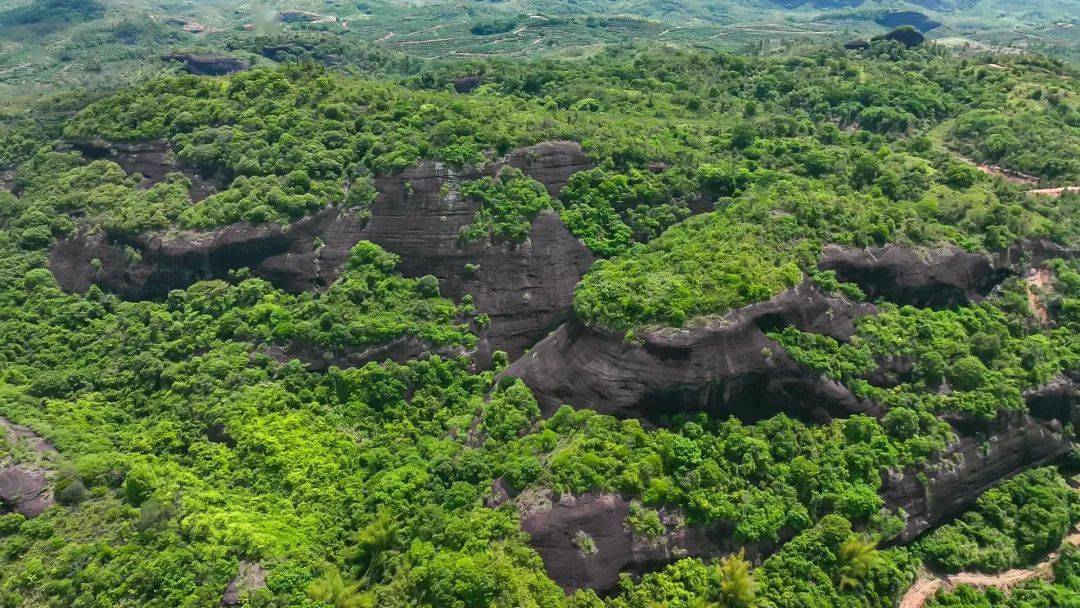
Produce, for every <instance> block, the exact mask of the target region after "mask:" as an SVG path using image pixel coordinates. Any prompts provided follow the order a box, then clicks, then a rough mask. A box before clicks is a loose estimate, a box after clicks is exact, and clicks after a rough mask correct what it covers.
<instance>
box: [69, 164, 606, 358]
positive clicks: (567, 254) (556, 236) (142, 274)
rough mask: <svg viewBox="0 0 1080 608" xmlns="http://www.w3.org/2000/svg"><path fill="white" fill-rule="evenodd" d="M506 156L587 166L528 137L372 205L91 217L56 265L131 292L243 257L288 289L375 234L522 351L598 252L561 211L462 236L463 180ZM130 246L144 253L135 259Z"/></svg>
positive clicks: (326, 272) (562, 167) (556, 176)
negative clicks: (181, 224)
mask: <svg viewBox="0 0 1080 608" xmlns="http://www.w3.org/2000/svg"><path fill="white" fill-rule="evenodd" d="M507 165H509V166H514V167H518V168H521V169H522V171H524V172H525V174H527V175H529V176H530V177H532V178H534V179H536V180H537V181H539V182H541V183H542V184H544V186H545V187H546V188H547V189H548V190H549V192H552V193H557V192H558V191H559V190H560V189H561V188H562V186H563V185H564V184H565V183H566V180H567V179H569V177H570V175H572V174H573V173H574V172H575V171H578V170H581V169H584V168H588V167H590V166H591V165H590V164H589V162H588V160H587V158H586V157H585V155H584V153H583V152H582V151H581V148H580V146H578V145H577V144H576V143H573V142H546V143H541V144H537V145H535V146H530V147H527V148H523V149H521V150H517V151H515V152H513V153H511V154H510V155H508V156H507V158H506V159H504V160H503V161H501V162H497V163H491V164H489V165H487V166H485V167H484V168H483V169H482V171H481V170H470V171H463V172H455V171H453V170H451V169H450V168H448V167H446V166H445V165H443V164H441V163H436V162H433V161H424V162H421V163H419V164H418V165H416V166H414V167H411V168H408V169H406V170H404V171H401V172H399V173H397V174H394V175H387V176H380V177H378V178H377V179H376V180H375V186H376V190H377V191H378V198H377V200H376V201H375V203H374V204H373V206H372V207H371V209H370V210H368V211H367V212H362V211H360V210H356V209H340V208H337V207H328V208H325V209H323V210H321V211H319V212H317V213H314V214H312V215H309V216H307V217H305V218H302V219H300V220H298V221H297V222H294V223H293V224H291V225H290V226H288V228H283V227H281V226H279V225H276V224H264V225H258V226H254V225H250V224H246V223H238V224H233V225H230V226H226V227H223V228H219V229H217V230H213V231H209V232H191V231H185V232H179V233H176V232H172V233H149V234H142V235H137V236H134V237H123V236H117V235H107V234H103V233H101V232H93V231H91V230H88V229H86V228H85V227H84V228H81V229H80V230H79V231H78V232H76V233H75V234H73V235H71V236H69V237H67V238H65V239H62V240H61V241H60V242H58V243H57V245H56V246H55V247H54V249H53V251H52V253H51V255H50V261H49V265H50V269H51V270H52V271H53V274H54V275H55V276H56V277H57V280H58V281H59V283H60V285H61V286H62V287H63V288H64V289H66V290H68V291H84V290H85V289H87V288H88V287H89V286H90V285H91V284H97V285H100V286H102V287H103V288H106V289H108V290H111V291H114V292H116V293H118V294H120V295H121V296H122V297H124V298H127V299H147V298H157V297H162V296H164V295H165V294H167V293H168V292H169V291H170V290H172V289H182V288H185V287H187V286H188V285H190V284H191V283H193V282H195V281H198V280H204V279H212V278H223V277H225V276H226V275H227V274H228V271H229V270H233V269H236V268H242V267H247V268H250V269H251V270H252V273H253V274H254V275H256V276H260V277H263V278H266V279H267V280H269V281H271V282H273V283H274V284H275V285H277V286H279V287H281V288H283V289H287V290H290V291H303V290H311V289H320V288H323V287H326V286H327V285H329V284H331V283H332V282H333V281H334V280H335V279H337V277H338V276H339V274H340V272H341V270H342V269H343V267H344V265H345V261H346V260H347V258H348V254H349V251H350V250H351V249H352V247H353V245H355V244H356V243H357V242H358V241H360V240H369V241H372V242H374V243H377V244H378V245H380V246H382V247H383V248H385V249H387V250H388V251H391V252H393V253H396V254H398V255H400V256H401V264H400V270H401V272H402V273H403V274H404V275H405V276H410V277H418V276H423V275H427V274H431V275H434V276H436V277H437V278H438V279H439V283H440V288H441V290H442V294H443V295H445V296H447V297H450V298H454V299H460V298H461V297H462V296H464V295H465V294H470V295H472V297H473V299H474V301H475V303H476V308H477V309H478V310H479V311H481V312H486V313H488V314H489V315H490V317H491V325H490V327H489V328H488V330H487V332H486V336H487V339H488V343H489V344H490V348H491V349H501V350H505V351H507V352H508V353H509V354H510V355H511V356H517V355H519V354H520V353H521V352H523V351H524V349H526V348H528V347H529V346H531V345H532V344H533V343H535V342H536V341H537V340H539V339H540V338H541V337H543V336H544V335H546V334H547V333H548V332H550V331H551V330H552V329H554V328H555V327H557V326H558V325H559V323H561V322H562V321H564V320H565V318H566V316H567V313H568V311H569V310H570V307H571V303H572V300H573V290H574V286H575V285H577V282H578V280H579V279H580V278H581V276H582V275H583V274H584V273H585V271H586V270H587V269H588V267H589V266H590V265H591V264H592V261H593V256H592V254H591V253H590V252H589V251H588V249H587V248H586V247H585V246H584V245H583V244H581V242H580V241H578V240H577V239H576V238H575V237H574V236H573V235H572V234H570V231H569V230H567V228H566V226H565V225H563V223H562V221H561V220H560V219H559V217H558V215H556V214H554V213H542V214H540V215H539V216H538V217H537V218H536V219H535V220H534V221H533V225H532V230H531V231H530V233H529V238H528V240H526V241H525V242H524V243H520V244H515V243H507V242H500V241H492V240H490V239H488V240H483V241H477V242H473V243H462V242H461V241H460V238H459V235H460V233H461V231H462V229H463V228H465V227H466V226H468V225H470V224H471V223H472V221H473V217H474V216H475V214H476V211H477V209H478V203H477V202H476V201H473V200H469V199H466V198H462V197H460V196H458V195H457V194H456V188H455V187H454V186H455V184H456V183H459V182H460V181H461V180H465V179H474V178H477V177H480V176H481V175H482V174H483V173H487V174H494V173H496V172H497V171H498V170H499V169H500V168H501V167H503V166H507ZM316 239H318V242H319V243H321V245H319V246H316V242H317V241H316ZM126 247H130V248H132V249H133V250H135V251H137V252H138V253H139V256H138V257H137V258H136V259H133V258H132V256H130V255H128V253H127V252H126V251H125V248H126ZM93 260H98V261H99V262H93V263H92V261H93Z"/></svg>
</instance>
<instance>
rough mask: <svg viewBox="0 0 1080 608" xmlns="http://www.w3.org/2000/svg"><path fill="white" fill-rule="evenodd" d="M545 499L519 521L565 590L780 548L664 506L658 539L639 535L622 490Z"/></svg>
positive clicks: (608, 585) (755, 556)
mask: <svg viewBox="0 0 1080 608" xmlns="http://www.w3.org/2000/svg"><path fill="white" fill-rule="evenodd" d="M544 498H545V500H544V501H542V502H541V504H539V505H533V506H532V509H531V510H530V512H528V513H527V514H525V515H524V516H523V518H522V524H521V525H522V528H523V529H524V530H525V531H526V532H528V533H529V535H530V536H531V537H532V541H531V542H532V546H533V548H535V549H536V551H537V553H539V554H540V557H541V558H543V560H544V569H545V570H547V573H548V576H550V577H551V579H552V580H554V581H555V582H557V583H558V584H559V585H560V586H562V588H563V589H564V590H565V591H567V592H572V591H574V590H576V589H586V588H587V589H595V590H597V591H598V592H601V593H604V592H607V591H611V590H613V589H614V588H615V586H616V585H617V584H618V582H619V573H621V572H627V573H630V574H633V575H640V574H644V573H645V572H649V571H651V570H656V569H658V568H661V567H663V566H665V565H667V564H670V563H672V562H674V561H676V560H679V559H682V558H684V557H715V556H718V555H723V554H725V553H729V552H732V551H736V550H738V549H740V548H741V549H745V550H746V552H747V558H748V559H751V560H754V561H757V560H759V559H760V558H761V556H763V555H767V554H768V553H770V552H772V551H773V550H774V549H775V548H776V545H775V544H773V543H761V544H756V545H751V546H743V545H738V546H736V545H735V543H733V542H732V541H731V538H732V535H731V533H730V530H724V529H723V527H722V526H712V527H710V526H704V525H696V524H694V525H686V524H685V523H684V521H683V517H682V515H681V514H680V513H679V512H678V511H677V510H673V509H661V510H660V512H661V520H662V521H663V523H664V528H665V532H664V534H662V535H661V536H660V537H658V538H654V539H649V538H644V537H641V536H638V535H636V534H634V533H633V532H632V531H631V530H630V529H629V528H628V527H627V525H626V516H627V514H628V513H629V510H630V503H629V502H628V500H627V499H626V498H625V497H623V496H620V495H618V494H602V493H586V494H582V495H580V496H574V495H571V494H565V495H563V496H562V497H561V498H559V499H557V500H555V501H553V500H552V497H551V496H550V495H547V496H545V497H544ZM585 537H587V538H588V539H589V541H591V543H592V546H593V547H594V548H595V550H591V551H588V552H586V551H583V550H582V548H581V544H582V540H581V539H583V538H585ZM586 542H588V541H586Z"/></svg>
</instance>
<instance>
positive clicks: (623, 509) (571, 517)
mask: <svg viewBox="0 0 1080 608" xmlns="http://www.w3.org/2000/svg"><path fill="white" fill-rule="evenodd" d="M1069 449H1070V445H1069V441H1068V440H1067V439H1066V438H1065V437H1064V436H1063V434H1062V427H1061V424H1060V422H1058V421H1057V420H1039V419H1036V418H1034V417H1032V416H1029V415H1028V414H1026V413H1024V412H1008V413H1004V414H1002V415H1001V416H999V418H998V419H997V420H994V421H993V422H991V423H989V425H988V426H987V427H986V428H985V429H984V431H983V432H981V433H979V434H973V435H970V436H961V437H959V438H958V439H957V440H956V441H955V442H953V443H952V444H951V445H950V446H948V448H947V449H946V450H945V452H944V453H942V454H940V455H938V456H937V457H936V458H935V459H934V460H933V462H932V463H931V464H929V465H926V466H924V467H921V468H920V469H919V470H913V469H908V470H904V471H897V472H891V473H886V474H885V475H883V478H882V486H881V489H880V492H879V493H880V495H881V497H882V499H883V500H884V502H885V508H886V509H889V510H891V511H894V512H899V511H900V510H901V509H902V510H903V512H904V514H905V515H906V521H905V524H906V525H905V528H904V530H903V532H902V533H901V534H900V536H899V537H897V538H896V539H894V540H893V541H892V543H893V544H906V543H908V542H911V541H912V540H914V539H915V538H917V537H918V536H919V535H920V534H922V533H924V532H926V531H927V530H930V529H931V528H933V527H935V526H937V525H940V524H942V523H945V522H947V521H948V520H949V519H951V518H952V517H954V516H955V515H957V514H958V513H960V512H962V511H963V510H965V509H967V508H970V507H971V505H973V504H974V503H975V501H976V500H977V499H978V497H979V496H980V495H981V494H982V493H983V492H985V491H986V490H988V489H989V488H990V487H991V486H993V485H994V484H996V483H998V482H1000V481H1001V480H1003V479H1007V478H1009V477H1011V476H1013V475H1015V474H1017V473H1019V472H1021V471H1024V470H1026V469H1028V468H1032V467H1037V466H1043V465H1046V464H1048V463H1050V462H1053V461H1054V460H1055V459H1057V458H1059V457H1060V456H1062V455H1063V454H1065V453H1066V452H1068V450H1069ZM920 477H922V479H923V480H925V481H921V480H920ZM493 494H494V498H493V501H492V505H496V504H501V503H502V502H506V501H508V500H516V501H518V502H520V503H521V504H519V511H521V513H522V528H523V529H524V530H525V531H526V532H527V533H528V534H529V535H530V538H531V544H532V546H533V548H535V549H536V551H537V552H538V553H539V554H540V556H541V558H542V559H543V560H544V567H545V569H546V570H547V573H548V575H549V576H550V577H551V578H552V580H554V581H556V582H557V583H559V584H560V585H561V586H562V587H563V589H564V590H566V591H567V592H568V593H569V592H572V591H574V590H576V589H581V588H590V589H595V590H597V591H598V592H601V593H603V592H606V591H610V590H612V589H613V588H614V587H615V585H616V584H617V582H618V577H619V574H620V573H624V572H625V573H629V574H632V575H640V574H643V573H645V572H649V571H652V570H656V569H659V568H661V567H663V566H665V565H667V564H669V563H672V562H675V561H677V560H679V559H682V558H684V557H700V558H703V559H709V558H715V557H719V556H722V555H726V554H730V553H734V552H737V551H739V550H744V551H745V552H746V554H747V557H748V558H749V559H751V560H752V561H756V562H760V561H761V560H762V559H764V558H765V557H767V556H768V555H769V554H770V553H772V552H773V551H775V550H776V549H777V548H779V546H780V544H782V543H783V542H786V541H787V540H790V538H792V536H793V531H790V530H785V531H782V533H781V535H780V542H779V543H773V542H767V543H755V544H750V545H741V544H739V543H736V542H735V541H734V536H733V534H732V530H731V529H730V528H729V527H726V526H724V525H723V523H722V522H721V523H719V524H715V525H703V524H690V525H686V524H685V523H684V521H683V518H682V516H681V515H680V514H679V512H678V510H676V509H661V514H662V517H661V519H662V521H663V522H664V524H665V532H664V534H663V535H662V536H661V537H659V538H657V539H654V540H648V539H643V538H640V537H638V536H636V535H634V534H633V533H632V532H631V531H630V530H629V529H628V528H627V527H626V525H625V521H626V516H627V514H628V512H629V502H628V500H629V498H628V497H624V496H620V495H616V494H605V493H596V492H592V493H586V494H583V495H579V496H573V495H565V496H563V497H562V498H561V499H557V500H554V501H553V500H552V499H551V496H550V493H548V494H547V495H546V500H540V501H537V500H535V498H532V499H530V500H525V501H523V500H522V499H520V498H516V499H515V498H511V494H512V492H510V491H508V490H507V489H506V488H505V487H504V486H503V485H501V484H500V483H497V484H496V486H495V487H494V488H493ZM582 536H585V537H588V539H589V541H590V542H591V546H592V547H594V548H595V551H589V552H586V551H583V550H582V548H581V547H582V544H583V543H582V541H581V539H582Z"/></svg>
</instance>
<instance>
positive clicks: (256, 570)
mask: <svg viewBox="0 0 1080 608" xmlns="http://www.w3.org/2000/svg"><path fill="white" fill-rule="evenodd" d="M268 574H269V573H268V572H267V571H266V569H265V568H263V567H262V565H261V564H259V563H258V562H251V561H247V560H243V561H241V562H240V567H239V568H238V569H237V572H236V576H235V577H233V579H232V580H231V581H229V584H228V586H226V587H225V593H224V594H223V595H222V596H221V605H222V606H239V605H241V603H242V602H243V599H244V597H246V596H247V595H249V594H251V593H255V592H256V591H259V590H260V589H265V588H266V577H267V575H268Z"/></svg>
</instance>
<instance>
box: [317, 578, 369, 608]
mask: <svg viewBox="0 0 1080 608" xmlns="http://www.w3.org/2000/svg"><path fill="white" fill-rule="evenodd" d="M307 592H308V597H310V598H311V599H313V600H315V601H316V602H322V603H324V604H328V605H330V606H333V608H363V601H362V600H363V598H361V596H360V586H359V585H356V584H349V583H346V582H345V580H344V579H342V578H341V573H340V572H338V571H337V569H331V570H328V571H327V572H326V574H323V575H322V576H321V577H319V578H317V579H315V580H314V581H312V582H311V584H310V585H308V589H307Z"/></svg>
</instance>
